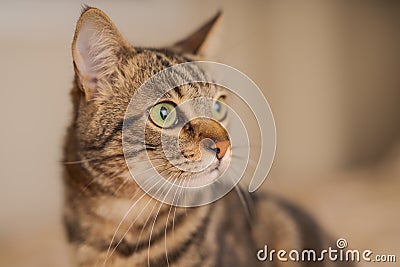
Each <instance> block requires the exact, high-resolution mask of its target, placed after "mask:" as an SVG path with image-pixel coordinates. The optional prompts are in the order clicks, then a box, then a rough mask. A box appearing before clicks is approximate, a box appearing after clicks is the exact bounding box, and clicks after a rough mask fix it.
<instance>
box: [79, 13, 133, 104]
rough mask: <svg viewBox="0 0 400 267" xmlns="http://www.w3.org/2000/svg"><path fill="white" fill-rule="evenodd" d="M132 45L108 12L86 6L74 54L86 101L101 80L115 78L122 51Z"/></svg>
mask: <svg viewBox="0 0 400 267" xmlns="http://www.w3.org/2000/svg"><path fill="white" fill-rule="evenodd" d="M128 47H129V45H128V43H127V42H126V41H125V40H124V39H123V37H122V36H121V34H120V33H119V31H118V30H117V28H116V27H115V25H114V24H113V23H112V21H111V20H110V19H109V18H108V17H107V15H106V14H104V13H103V12H102V11H101V10H99V9H96V8H91V7H85V9H84V10H83V12H82V15H81V16H80V18H79V20H78V23H77V25H76V30H75V36H74V40H73V42H72V57H73V60H74V68H75V73H76V74H77V77H78V78H79V82H80V85H81V89H82V90H83V91H84V93H85V96H86V100H90V99H92V98H93V97H95V96H96V93H97V92H98V89H99V88H98V84H99V81H101V80H102V79H109V78H110V77H111V75H112V73H113V72H114V71H115V70H116V63H118V61H119V52H120V51H121V50H122V49H124V48H128Z"/></svg>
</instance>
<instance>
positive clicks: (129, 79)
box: [70, 8, 231, 193]
mask: <svg viewBox="0 0 400 267" xmlns="http://www.w3.org/2000/svg"><path fill="white" fill-rule="evenodd" d="M219 17H220V14H217V15H216V16H215V17H214V18H212V19H211V20H210V21H209V22H207V23H206V24H205V25H203V26H202V27H201V28H200V29H199V30H198V31H196V32H195V33H193V34H192V35H190V36H189V37H188V38H186V39H183V40H181V41H179V42H177V43H176V44H174V45H172V46H170V47H166V48H157V49H156V48H141V47H134V46H131V45H130V44H128V42H127V41H125V39H124V38H123V37H122V35H121V34H120V33H119V31H118V30H117V28H116V27H115V25H114V24H113V23H112V21H111V20H110V19H109V18H108V17H107V16H106V15H105V14H104V13H103V12H102V11H100V10H98V9H95V8H86V9H85V10H84V11H83V13H82V15H81V17H80V19H79V21H78V23H77V26H76V32H75V36H74V39H73V44H72V55H73V62H74V68H75V73H76V75H75V87H74V90H73V92H72V96H73V102H74V110H75V118H74V123H73V126H72V133H73V135H74V137H73V138H72V139H73V142H74V146H73V149H72V148H71V149H70V150H71V151H75V152H70V154H71V155H72V156H70V160H80V161H81V162H82V166H83V167H84V168H85V170H86V171H87V172H89V173H90V176H91V177H92V178H94V181H91V182H92V183H96V184H98V185H100V186H102V187H105V188H108V189H109V190H110V191H111V192H113V193H118V192H115V191H117V189H118V190H119V192H131V189H132V188H134V186H133V185H134V182H133V180H132V179H131V178H130V176H129V172H128V169H127V166H126V162H125V160H124V153H123V148H122V126H123V122H124V118H125V113H126V110H127V107H128V105H129V103H130V101H131V98H132V97H133V96H134V95H135V93H136V92H137V90H138V88H139V87H140V86H141V85H142V84H143V83H144V82H145V81H146V80H148V79H149V78H150V77H152V76H153V75H155V74H156V73H158V72H160V71H161V70H164V69H166V68H168V67H171V66H174V65H176V64H180V63H184V62H191V61H193V60H196V59H198V58H199V56H201V55H202V54H203V53H204V49H205V47H206V45H205V44H206V43H207V40H208V37H209V35H210V33H211V32H212V31H213V29H214V28H215V25H216V23H217V22H218V20H219ZM182 75H184V76H193V75H195V76H199V77H201V76H202V75H206V74H205V73H203V71H202V70H201V69H200V68H192V69H191V70H190V71H187V72H185V73H183V74H182ZM150 94H151V93H150ZM226 97H227V92H226V90H225V89H224V88H221V87H218V86H215V85H213V84H208V83H189V84H186V85H183V86H178V87H175V88H173V89H171V90H170V91H168V92H167V93H166V94H164V95H163V96H162V97H161V98H160V99H158V101H157V102H156V103H153V104H152V105H151V106H146V107H145V108H143V110H141V113H140V114H138V116H137V117H136V118H134V119H133V120H132V121H131V122H130V126H129V127H130V129H133V130H132V133H131V136H130V144H131V145H132V147H131V148H130V149H128V151H131V152H132V153H128V154H129V155H125V156H128V157H130V158H131V159H132V160H133V161H136V164H137V166H139V165H140V164H141V161H143V160H144V159H145V155H146V153H147V154H148V155H149V157H150V159H151V161H152V163H153V165H154V166H155V168H156V169H157V171H158V172H159V173H160V174H162V176H163V177H164V178H167V179H175V180H179V179H181V180H184V179H209V177H210V176H215V175H216V174H218V173H220V172H222V171H223V169H224V168H226V166H227V165H228V164H229V161H230V158H231V147H230V140H229V136H228V133H227V131H226V129H225V127H224V126H223V125H225V126H226V123H227V109H226V108H225V107H224V104H223V102H224V101H225V100H226ZM202 98H208V99H213V101H211V103H210V101H201V99H202ZM193 99H198V101H192V102H190V103H191V104H190V105H182V106H181V104H182V103H185V102H186V103H187V102H188V101H190V100H193ZM136 101H140V100H136ZM133 104H135V103H133ZM140 104H143V103H140ZM175 107H178V108H176V109H174V108H175ZM196 110H201V111H202V113H203V114H206V115H207V116H205V117H200V118H195V119H192V120H189V121H188V122H185V123H184V125H180V127H175V126H176V125H179V124H180V123H182V122H183V121H184V117H189V116H190V113H193V112H195V111H196ZM167 116H168V117H167ZM207 117H208V118H207ZM140 121H142V122H143V121H145V127H144V129H142V128H143V127H140V126H138V125H136V123H139V122H140ZM176 129H180V130H179V131H177V130H176ZM135 130H137V131H139V130H140V131H141V130H143V131H144V139H145V140H135V138H136V135H135ZM162 135H164V137H162ZM137 136H140V135H137ZM163 138H164V139H163ZM165 140H166V141H165ZM175 141H178V142H175ZM143 142H145V149H140V147H143V146H141V145H142V144H143ZM135 143H136V144H137V149H136V147H135ZM176 144H179V148H178V149H177V147H176ZM169 146H170V149H171V151H172V150H175V151H179V154H181V157H179V156H177V155H176V157H174V156H172V157H169V158H168V157H167V156H166V153H165V151H168V149H169ZM172 154H173V153H172ZM71 157H74V158H71ZM210 157H211V158H212V162H211V163H210V162H209V163H210V164H209V163H207V167H206V168H203V169H202V171H196V170H199V169H201V168H202V166H204V159H205V158H208V159H209V158H210ZM130 167H132V166H130ZM134 167H135V164H133V168H134Z"/></svg>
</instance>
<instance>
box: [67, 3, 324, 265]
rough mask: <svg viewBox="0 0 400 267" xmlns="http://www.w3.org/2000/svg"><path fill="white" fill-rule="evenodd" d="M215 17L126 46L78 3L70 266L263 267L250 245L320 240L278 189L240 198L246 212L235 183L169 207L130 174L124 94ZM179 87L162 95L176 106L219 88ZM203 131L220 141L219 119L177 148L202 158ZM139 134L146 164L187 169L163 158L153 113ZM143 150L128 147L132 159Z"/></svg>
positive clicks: (166, 170) (188, 57) (170, 171)
mask: <svg viewBox="0 0 400 267" xmlns="http://www.w3.org/2000/svg"><path fill="white" fill-rule="evenodd" d="M218 18H219V15H217V16H216V17H214V18H213V19H212V20H211V22H210V23H208V24H206V25H205V26H204V27H202V28H201V29H200V31H198V32H197V33H195V34H194V35H192V36H191V37H190V38H189V39H188V42H185V41H184V40H183V41H180V42H179V43H178V44H177V46H172V47H169V48H165V49H150V48H137V47H132V46H130V45H129V44H128V43H127V42H126V41H125V40H124V39H123V37H122V36H121V35H120V34H119V32H118V30H117V29H116V27H115V26H114V25H113V24H112V22H111V20H110V19H109V18H108V17H107V16H106V15H105V14H104V13H103V12H102V11H100V10H98V9H94V8H86V9H85V10H84V12H83V14H82V16H81V18H80V19H79V21H78V23H77V28H76V33H75V37H74V40H73V44H72V54H73V58H74V66H75V73H76V75H75V81H74V86H73V89H72V92H71V96H72V102H73V105H74V113H73V114H74V116H73V121H72V124H71V126H70V127H69V128H68V133H67V138H66V144H65V162H66V165H65V175H64V181H65V186H66V201H65V203H66V205H65V212H64V214H65V216H64V219H65V226H66V229H67V233H68V237H69V241H70V243H71V246H72V247H73V249H74V257H75V259H76V265H77V266H103V264H105V265H106V266H148V265H149V266H167V265H170V266H257V265H260V266H263V265H265V264H267V263H262V262H258V261H257V260H256V256H255V254H256V252H257V250H258V249H260V248H262V247H263V245H264V244H265V243H268V244H270V245H271V246H272V247H274V248H287V249H293V248H298V249H300V248H315V249H317V250H319V249H322V248H324V246H325V245H327V244H328V243H327V241H326V239H325V236H324V234H323V231H322V230H320V229H319V228H318V227H317V226H316V224H315V223H314V221H313V220H312V219H311V218H310V217H309V216H308V215H306V214H305V213H303V212H301V211H299V210H298V209H297V208H295V207H293V206H292V205H291V204H288V203H286V202H284V201H282V200H280V199H278V198H276V197H270V196H266V197H256V198H255V199H254V197H250V196H248V197H245V199H247V203H245V204H246V205H249V206H251V207H252V210H253V211H254V212H253V213H251V214H249V210H247V209H244V208H243V206H242V204H243V203H241V201H240V198H238V196H237V195H236V191H232V192H231V193H229V194H228V195H227V196H226V197H224V198H223V199H221V200H219V201H217V202H216V203H214V204H211V205H206V206H202V207H197V208H177V207H173V206H169V205H166V204H161V203H160V202H158V201H156V200H154V199H152V198H151V197H149V196H148V195H147V194H145V193H144V192H143V191H142V190H141V189H140V188H139V187H138V186H137V184H136V183H135V182H134V181H133V180H132V179H131V176H130V173H129V170H128V168H127V166H126V163H125V159H124V153H123V149H122V134H121V131H122V126H123V120H124V115H125V111H126V109H127V106H128V104H129V101H130V99H131V98H132V96H133V95H134V94H135V91H136V90H137V88H138V87H139V86H140V85H141V84H142V83H143V82H144V81H146V80H147V79H149V78H150V77H151V76H152V75H154V74H155V73H157V72H159V71H160V70H163V69H165V68H167V67H169V66H172V65H175V64H178V63H182V62H188V61H192V60H193V59H196V58H197V56H196V55H194V54H192V53H193V52H199V51H200V50H201V47H202V43H204V42H205V40H206V39H207V35H208V33H209V32H210V31H211V29H212V28H213V26H214V24H215V23H216V22H217V21H218ZM88 29H89V30H88ZM188 75H189V74H188ZM198 75H201V74H198ZM177 90H178V91H180V93H178V92H175V91H174V90H171V91H170V92H168V93H167V94H166V95H165V96H164V99H166V100H168V101H173V102H174V103H175V104H177V105H179V104H180V103H183V102H184V101H185V100H188V99H193V98H197V97H209V98H214V99H217V98H218V97H219V96H221V95H224V94H225V91H224V89H222V88H218V87H215V86H212V85H211V86H210V85H205V84H201V83H197V84H190V85H185V86H181V87H180V88H178V89H177ZM193 108H199V109H204V106H202V105H201V104H199V105H198V106H194V107H193ZM142 115H143V116H145V111H143V114H142ZM223 123H225V122H223ZM132 129H133V131H134V130H135V129H136V128H135V122H134V123H133V126H132ZM201 136H202V137H206V138H211V139H214V140H223V141H227V140H228V137H227V133H226V131H225V128H224V127H221V126H219V125H218V124H216V123H214V122H213V121H212V120H208V121H207V120H199V121H197V122H192V123H191V124H188V125H187V127H184V128H183V130H182V132H181V133H180V134H179V138H180V141H181V142H180V144H182V147H181V152H183V154H184V155H185V157H187V158H190V159H193V162H195V160H198V159H199V158H200V151H199V149H198V148H199V145H200V142H201V139H202V137H201ZM171 138H172V137H171ZM145 142H146V144H147V146H148V147H147V150H148V151H147V152H148V153H149V155H150V157H151V158H152V160H153V161H154V163H155V164H156V165H163V164H164V165H163V167H161V168H159V169H158V171H159V172H163V176H165V177H167V178H168V177H178V178H180V179H190V178H191V174H190V173H186V172H183V171H181V170H179V169H177V168H174V166H173V165H172V163H171V162H169V161H168V160H167V159H166V158H165V156H164V155H163V153H162V150H161V149H160V146H161V137H160V128H159V127H157V126H156V125H154V124H152V123H151V122H147V124H146V140H145ZM134 150H135V147H132V151H134ZM143 153H144V151H136V152H135V153H133V157H134V159H135V160H137V162H138V164H140V160H142V159H143ZM224 157H230V155H229V153H228V154H226V155H225V156H224ZM193 164H194V163H193ZM238 190H239V191H240V189H238ZM239 193H240V195H241V196H242V194H244V192H242V191H240V192H239ZM114 235H115V236H114ZM273 264H274V265H275V266H281V265H284V266H289V265H288V263H286V264H284V263H279V262H274V263H273ZM310 265H313V266H314V265H315V266H321V263H318V264H310ZM304 266H306V264H305V265H304Z"/></svg>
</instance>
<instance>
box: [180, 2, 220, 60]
mask: <svg viewBox="0 0 400 267" xmlns="http://www.w3.org/2000/svg"><path fill="white" fill-rule="evenodd" d="M221 17H222V11H221V10H219V11H218V12H217V14H215V15H214V16H213V17H212V18H211V19H210V20H209V21H207V22H206V23H205V24H204V25H203V26H201V27H200V28H199V29H197V30H196V31H195V32H194V33H192V34H191V35H189V36H188V37H186V38H185V39H183V40H181V41H179V42H177V43H175V44H174V45H173V48H174V49H176V50H178V51H181V52H184V53H191V54H195V55H201V56H203V55H204V54H205V52H207V51H206V50H208V49H209V47H208V44H209V41H210V39H211V38H210V37H211V35H213V34H214V30H215V29H216V28H217V25H218V24H219V22H220V20H221Z"/></svg>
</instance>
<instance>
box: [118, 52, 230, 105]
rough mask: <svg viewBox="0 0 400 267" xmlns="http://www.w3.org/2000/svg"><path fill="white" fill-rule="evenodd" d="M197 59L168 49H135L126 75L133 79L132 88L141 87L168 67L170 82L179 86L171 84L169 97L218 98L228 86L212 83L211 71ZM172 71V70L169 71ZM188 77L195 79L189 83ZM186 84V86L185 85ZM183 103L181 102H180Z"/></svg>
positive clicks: (128, 63) (182, 98)
mask: <svg viewBox="0 0 400 267" xmlns="http://www.w3.org/2000/svg"><path fill="white" fill-rule="evenodd" d="M194 60H195V58H193V57H191V56H190V55H184V54H180V53H176V52H174V51H171V50H168V49H149V48H134V52H133V53H132V54H131V56H130V58H129V60H127V61H126V62H127V64H126V66H125V68H124V69H125V71H124V72H127V73H128V74H129V75H127V76H125V77H126V78H128V79H129V80H130V82H133V84H132V86H131V88H132V87H133V88H136V89H137V88H138V87H139V86H140V85H142V84H144V83H145V82H146V81H148V80H149V79H150V78H152V77H154V76H155V75H157V74H158V73H159V72H161V71H164V70H167V71H168V72H169V74H170V78H169V81H168V82H169V83H170V84H176V85H179V86H171V89H170V90H169V91H168V92H167V93H166V94H165V97H170V98H175V99H179V100H183V101H185V100H188V99H193V98H198V97H209V98H215V97H216V96H217V95H219V94H222V93H223V92H224V89H223V88H221V87H219V86H216V85H215V84H213V83H212V82H211V83H210V82H209V81H212V77H211V76H210V74H209V73H208V72H207V71H205V70H204V69H202V68H201V67H200V66H198V65H197V64H196V63H195V62H194ZM188 62H193V64H187V65H185V66H187V67H184V68H179V69H176V68H172V67H173V66H176V65H178V64H181V63H188ZM169 70H170V71H169ZM187 80H191V81H194V82H190V83H188V82H187ZM181 84H183V85H181ZM179 102H180V101H179Z"/></svg>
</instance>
